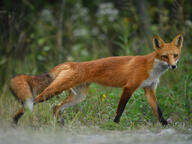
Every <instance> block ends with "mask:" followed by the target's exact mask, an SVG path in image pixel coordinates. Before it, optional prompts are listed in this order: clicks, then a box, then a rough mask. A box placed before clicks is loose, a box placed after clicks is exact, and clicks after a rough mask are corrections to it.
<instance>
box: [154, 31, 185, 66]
mask: <svg viewBox="0 0 192 144" xmlns="http://www.w3.org/2000/svg"><path fill="white" fill-rule="evenodd" d="M182 46H183V35H182V34H178V35H177V36H176V37H175V38H174V39H173V40H172V42H170V43H165V42H164V41H163V40H162V39H161V38H160V37H159V36H154V37H153V48H154V50H155V53H156V59H157V60H159V61H161V62H162V63H164V64H165V65H167V66H168V67H169V68H171V69H175V68H177V62H178V61H179V56H180V53H181V48H182Z"/></svg>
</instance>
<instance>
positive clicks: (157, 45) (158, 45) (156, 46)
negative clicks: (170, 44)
mask: <svg viewBox="0 0 192 144" xmlns="http://www.w3.org/2000/svg"><path fill="white" fill-rule="evenodd" d="M164 43H165V42H164V41H163V40H162V39H161V38H160V37H159V36H158V35H156V36H154V37H153V48H154V49H155V50H160V49H161V48H162V47H163V45H164Z"/></svg>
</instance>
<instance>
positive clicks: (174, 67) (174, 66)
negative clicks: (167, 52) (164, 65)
mask: <svg viewBox="0 0 192 144" xmlns="http://www.w3.org/2000/svg"><path fill="white" fill-rule="evenodd" d="M169 68H171V69H176V68H177V65H169Z"/></svg>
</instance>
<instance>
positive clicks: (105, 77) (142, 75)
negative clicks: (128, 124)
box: [10, 34, 183, 125]
mask: <svg viewBox="0 0 192 144" xmlns="http://www.w3.org/2000/svg"><path fill="white" fill-rule="evenodd" d="M152 42H153V48H154V52H152V53H150V54H147V55H144V56H117V57H108V58H102V59H98V60H93V61H88V62H66V63H63V64H60V65H58V66H56V67H54V68H53V69H52V70H51V71H50V72H48V73H47V74H44V75H41V76H33V75H17V76H15V77H13V78H12V79H11V80H10V89H11V91H12V93H13V94H14V95H15V96H16V97H17V98H18V99H19V101H20V102H21V103H22V104H23V107H22V108H20V109H19V111H18V112H17V113H16V114H15V116H14V117H13V123H15V124H17V123H18V120H19V118H20V117H21V116H22V115H23V114H24V111H25V108H26V107H27V108H29V109H30V110H31V111H32V110H33V105H34V104H37V103H40V102H43V101H45V100H48V99H50V98H51V97H53V96H55V95H58V94H60V93H61V92H63V91H66V90H68V91H69V95H68V97H67V98H66V99H64V101H63V102H61V103H60V104H58V105H56V106H55V107H54V109H53V112H54V115H55V116H56V117H57V118H58V120H59V122H60V123H62V124H63V123H64V119H63V118H62V115H61V114H62V112H63V110H64V109H65V108H67V107H70V106H73V105H75V104H77V103H79V102H81V101H83V100H84V99H85V98H86V95H87V91H88V87H89V85H90V84H91V83H92V82H95V83H98V84H101V85H105V86H111V87H121V88H122V94H121V97H120V100H119V104H118V108H117V110H116V116H115V119H114V122H116V123H119V121H120V117H121V115H122V113H123V111H124V108H125V106H126V104H127V102H128V101H129V99H130V97H131V95H132V94H133V92H134V91H135V90H136V89H138V88H143V89H144V93H145V95H146V97H147V100H148V102H149V104H150V106H151V108H152V110H153V112H154V114H155V116H156V117H157V119H158V120H159V121H160V122H161V124H162V125H167V124H168V122H167V120H165V119H164V117H163V114H162V112H161V110H160V108H159V106H158V104H157V100H156V87H157V85H158V83H159V78H160V76H161V75H162V74H163V73H164V72H166V71H167V70H168V69H175V68H176V67H177V62H178V60H179V55H180V53H181V48H182V45H183V36H182V34H178V35H177V36H176V37H175V38H174V39H173V41H172V42H170V43H165V42H164V41H163V40H162V39H161V38H160V37H159V36H154V37H153V40H152Z"/></svg>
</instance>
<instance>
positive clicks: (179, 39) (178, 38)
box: [172, 33, 183, 48]
mask: <svg viewBox="0 0 192 144" xmlns="http://www.w3.org/2000/svg"><path fill="white" fill-rule="evenodd" d="M172 43H173V44H174V45H175V46H176V47H178V48H181V47H182V46H183V35H182V34H181V33H180V34H178V35H176V37H175V38H174V39H173V41H172Z"/></svg>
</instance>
